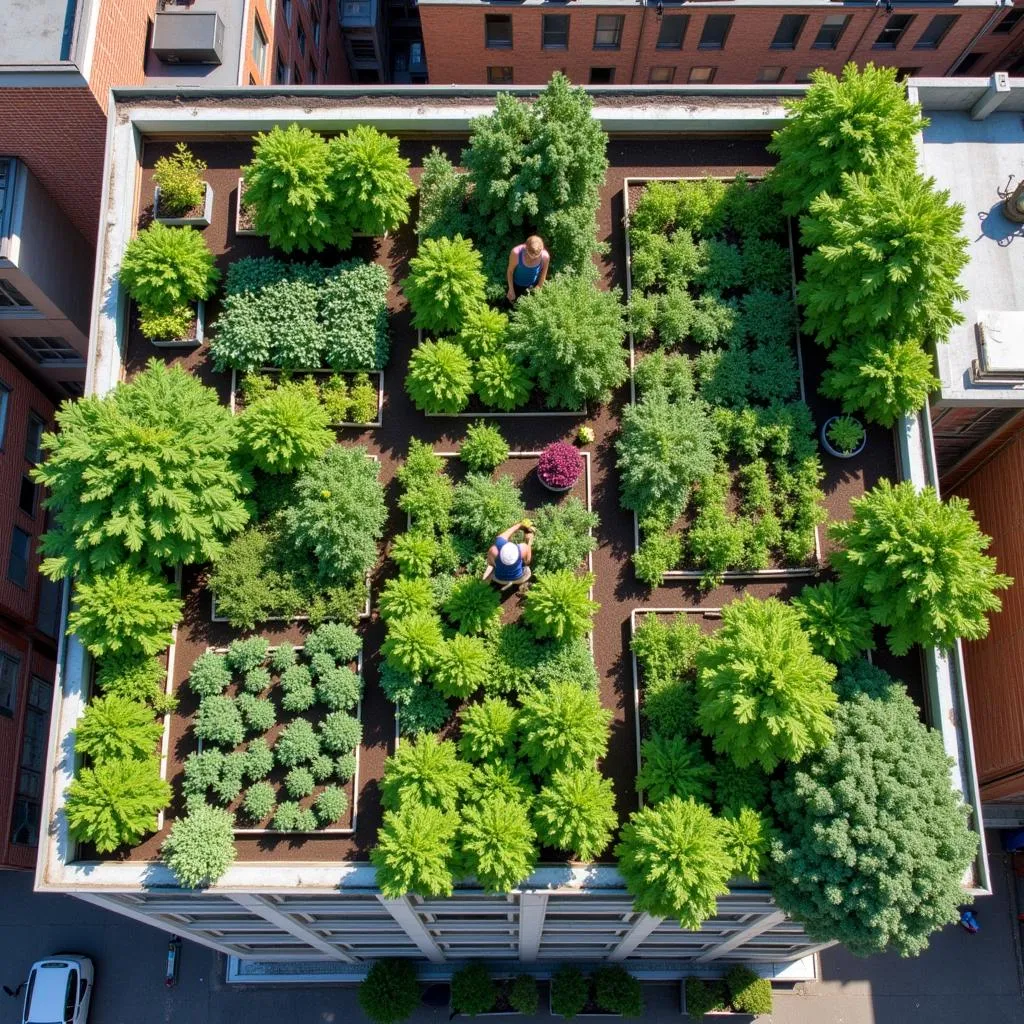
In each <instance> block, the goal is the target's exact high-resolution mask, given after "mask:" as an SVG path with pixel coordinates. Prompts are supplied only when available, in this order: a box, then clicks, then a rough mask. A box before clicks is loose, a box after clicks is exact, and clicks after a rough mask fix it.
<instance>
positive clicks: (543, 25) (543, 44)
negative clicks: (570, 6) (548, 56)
mask: <svg viewBox="0 0 1024 1024" xmlns="http://www.w3.org/2000/svg"><path fill="white" fill-rule="evenodd" d="M552 20H557V21H561V22H563V23H564V24H565V33H564V40H565V41H564V42H561V43H549V42H548V22H549V21H552ZM569 28H570V21H569V15H568V14H544V15H543V16H542V17H541V21H540V48H541V49H542V50H568V49H569Z"/></svg>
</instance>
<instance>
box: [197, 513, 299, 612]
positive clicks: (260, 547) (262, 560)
mask: <svg viewBox="0 0 1024 1024" xmlns="http://www.w3.org/2000/svg"><path fill="white" fill-rule="evenodd" d="M282 554H283V550H282V546H281V543H280V536H279V531H277V530H276V529H273V528H270V529H267V528H259V527H250V528H249V529H247V530H245V531H244V532H243V533H241V534H239V535H238V536H237V537H235V538H234V539H232V540H231V541H230V542H229V543H228V544H227V545H226V546H225V548H224V551H223V553H222V554H221V556H220V557H219V558H218V559H217V561H216V562H215V563H214V566H213V571H212V572H211V573H210V576H209V578H208V580H207V583H208V586H209V588H210V590H211V591H212V592H213V594H214V595H215V597H216V600H217V614H218V615H223V616H224V617H225V618H226V619H227V620H228V621H229V622H230V623H231V625H232V626H234V627H235V628H236V629H252V628H254V627H255V626H256V625H257V623H260V622H265V621H266V620H267V619H269V618H271V617H272V616H278V617H281V618H286V617H287V618H290V617H291V616H292V615H293V614H295V612H296V611H298V610H300V609H302V605H303V600H304V599H303V596H302V594H301V592H300V589H299V587H298V585H297V580H296V579H295V578H294V577H293V576H291V575H290V574H289V573H288V572H287V571H286V570H285V568H284V565H283V560H282V557H281V556H282ZM302 610H304V609H302Z"/></svg>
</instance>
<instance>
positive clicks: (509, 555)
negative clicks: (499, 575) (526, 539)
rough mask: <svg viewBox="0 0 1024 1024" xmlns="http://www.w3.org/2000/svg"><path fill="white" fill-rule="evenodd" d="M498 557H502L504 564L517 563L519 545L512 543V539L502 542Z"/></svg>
mask: <svg viewBox="0 0 1024 1024" xmlns="http://www.w3.org/2000/svg"><path fill="white" fill-rule="evenodd" d="M498 558H499V559H501V564H502V565H515V564H516V562H518V561H519V545H518V544H513V543H511V541H510V542H508V543H507V544H502V545H501V550H500V551H499V552H498Z"/></svg>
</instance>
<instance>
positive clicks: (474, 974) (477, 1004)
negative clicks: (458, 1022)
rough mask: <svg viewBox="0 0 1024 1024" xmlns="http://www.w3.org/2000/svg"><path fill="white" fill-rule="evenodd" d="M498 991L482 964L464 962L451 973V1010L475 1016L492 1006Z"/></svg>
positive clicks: (485, 1011) (490, 1008)
mask: <svg viewBox="0 0 1024 1024" xmlns="http://www.w3.org/2000/svg"><path fill="white" fill-rule="evenodd" d="M497 997H498V991H497V987H496V986H495V984H494V981H493V979H492V978H491V975H490V972H489V971H488V970H487V968H486V967H485V966H484V965H483V964H466V965H465V966H464V967H460V968H459V969H458V970H457V971H456V972H455V973H454V974H453V975H452V1012H453V1013H464V1014H466V1016H467V1017H475V1016H476V1015H477V1014H478V1013H487V1012H488V1011H489V1010H492V1009H493V1008H494V1003H495V1001H496V1000H497Z"/></svg>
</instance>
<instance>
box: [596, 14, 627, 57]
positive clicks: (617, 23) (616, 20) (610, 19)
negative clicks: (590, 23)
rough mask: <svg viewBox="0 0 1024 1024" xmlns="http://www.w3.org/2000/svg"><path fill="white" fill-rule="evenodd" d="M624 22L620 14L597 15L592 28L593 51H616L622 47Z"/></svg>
mask: <svg viewBox="0 0 1024 1024" xmlns="http://www.w3.org/2000/svg"><path fill="white" fill-rule="evenodd" d="M625 20H626V19H625V18H624V17H623V16H622V15H621V14H599V15H598V16H597V23H596V25H595V26H594V49H595V50H617V49H618V48H619V47H620V46H621V45H622V23H623V22H624V21H625Z"/></svg>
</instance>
